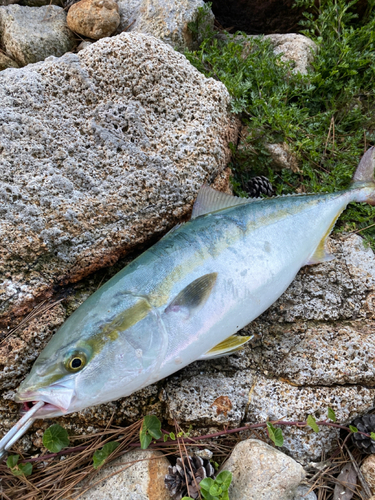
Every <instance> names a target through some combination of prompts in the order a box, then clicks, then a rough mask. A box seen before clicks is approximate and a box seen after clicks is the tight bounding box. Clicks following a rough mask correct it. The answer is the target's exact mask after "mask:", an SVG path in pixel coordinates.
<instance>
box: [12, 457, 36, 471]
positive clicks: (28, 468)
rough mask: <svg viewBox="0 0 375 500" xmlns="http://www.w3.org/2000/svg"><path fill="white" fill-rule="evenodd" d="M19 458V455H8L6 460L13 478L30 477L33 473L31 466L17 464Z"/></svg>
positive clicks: (28, 464) (29, 464)
mask: <svg viewBox="0 0 375 500" xmlns="http://www.w3.org/2000/svg"><path fill="white" fill-rule="evenodd" d="M19 458H20V456H19V455H9V457H8V458H7V466H8V467H9V469H10V470H11V472H12V474H13V476H30V474H31V473H32V472H33V466H32V464H31V463H30V462H29V463H26V464H20V463H18V461H19Z"/></svg>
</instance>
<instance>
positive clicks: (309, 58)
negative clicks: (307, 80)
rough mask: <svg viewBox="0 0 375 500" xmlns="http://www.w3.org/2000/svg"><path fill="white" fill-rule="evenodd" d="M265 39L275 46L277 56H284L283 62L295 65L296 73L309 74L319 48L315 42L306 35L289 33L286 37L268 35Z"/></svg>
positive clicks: (282, 57)
mask: <svg viewBox="0 0 375 500" xmlns="http://www.w3.org/2000/svg"><path fill="white" fill-rule="evenodd" d="M265 38H268V39H269V40H271V42H272V44H273V45H274V47H275V49H274V52H275V54H282V55H281V60H282V61H292V62H294V63H295V66H294V71H295V72H299V73H302V74H303V75H304V74H306V73H307V70H308V69H309V67H310V66H311V63H312V62H313V60H314V55H315V52H316V51H317V50H318V47H317V45H316V43H315V42H313V41H312V40H311V39H310V38H308V37H307V36H304V35H299V34H297V33H289V34H285V35H280V34H277V35H267V36H266V37H265Z"/></svg>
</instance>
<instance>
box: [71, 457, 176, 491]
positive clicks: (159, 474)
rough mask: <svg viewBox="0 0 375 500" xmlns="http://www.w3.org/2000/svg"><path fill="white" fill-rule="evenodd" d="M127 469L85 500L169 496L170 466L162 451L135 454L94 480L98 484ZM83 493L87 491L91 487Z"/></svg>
mask: <svg viewBox="0 0 375 500" xmlns="http://www.w3.org/2000/svg"><path fill="white" fill-rule="evenodd" d="M131 462H134V464H133V465H131V466H130V467H127V468H126V469H125V470H123V471H122V472H119V473H118V474H115V475H113V476H111V477H108V478H107V479H106V480H105V481H102V482H100V483H99V484H97V485H96V486H94V487H93V488H91V489H90V490H88V491H87V492H86V493H84V494H83V495H82V496H80V499H81V500H91V499H93V498H95V500H123V499H125V498H127V499H129V500H147V499H151V498H152V500H166V498H167V493H166V489H165V486H164V477H165V476H166V474H168V467H169V466H170V463H169V461H168V459H167V458H166V457H165V456H164V455H163V454H162V453H161V452H160V451H151V450H134V451H131V452H130V453H127V454H126V455H123V456H121V457H120V458H118V459H116V460H114V461H113V462H112V463H111V464H110V465H108V466H107V467H103V468H102V469H101V470H100V472H99V473H98V474H97V475H96V476H95V477H94V478H93V482H94V483H96V482H97V481H100V480H101V479H104V478H106V477H107V476H109V475H110V474H113V473H114V472H116V471H118V470H119V469H123V468H125V467H126V464H127V463H128V464H129V465H130V464H131ZM80 486H83V489H86V488H87V483H85V484H84V485H80Z"/></svg>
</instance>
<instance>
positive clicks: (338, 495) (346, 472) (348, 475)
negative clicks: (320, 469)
mask: <svg viewBox="0 0 375 500" xmlns="http://www.w3.org/2000/svg"><path fill="white" fill-rule="evenodd" d="M337 481H339V482H338V483H336V485H335V490H334V492H333V500H351V499H352V498H353V495H354V492H355V487H356V485H357V473H356V471H355V469H354V467H353V465H352V464H351V463H349V464H346V465H344V467H343V468H342V469H341V472H340V474H339V475H338V476H337Z"/></svg>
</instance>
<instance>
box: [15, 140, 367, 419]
mask: <svg viewBox="0 0 375 500" xmlns="http://www.w3.org/2000/svg"><path fill="white" fill-rule="evenodd" d="M374 165H375V148H374V147H372V148H370V149H369V150H368V151H366V153H365V154H364V155H363V157H362V159H361V161H360V163H359V165H358V167H357V169H356V171H355V174H354V176H353V179H352V181H351V184H350V185H349V187H348V188H347V189H346V190H344V191H340V192H337V193H320V194H303V195H287V196H279V197H273V198H257V199H246V198H238V197H235V196H231V195H228V194H225V193H221V192H217V191H215V190H213V189H212V188H210V187H208V186H203V187H202V188H201V189H200V191H199V194H198V196H197V199H196V201H195V204H194V207H193V211H192V216H191V219H190V220H189V221H188V222H185V223H183V224H180V225H178V226H176V227H175V228H173V229H172V230H171V231H170V232H169V233H167V234H166V235H165V236H164V237H163V238H162V239H160V240H159V241H158V242H157V243H156V244H155V245H153V246H152V247H151V248H149V249H148V250H147V251H145V252H144V253H142V254H141V255H140V256H139V257H137V258H136V259H135V260H133V261H132V262H131V263H130V264H129V265H127V266H126V267H125V268H124V269H122V270H121V271H120V272H119V273H118V274H116V275H115V276H114V277H113V278H111V279H110V280H109V281H108V282H107V283H105V284H104V285H103V286H102V287H101V288H99V289H98V290H97V291H96V292H95V293H93V294H92V295H91V296H90V297H89V298H88V299H87V300H86V301H85V302H84V303H83V304H82V305H81V306H80V307H79V308H78V309H77V310H76V311H75V312H74V313H73V314H72V315H71V316H70V317H69V318H68V319H67V320H66V321H65V323H64V324H63V325H62V327H61V328H60V329H59V330H58V331H57V333H56V334H55V335H54V336H53V337H52V339H51V340H50V341H49V343H48V344H47V346H46V347H45V348H44V350H43V351H42V352H41V354H40V355H39V357H38V358H37V360H36V361H35V363H34V365H33V367H32V369H31V371H30V373H29V374H28V375H27V377H26V379H25V380H24V381H23V382H22V383H21V385H20V387H19V388H18V390H17V398H16V400H17V401H18V402H23V403H27V404H35V403H36V402H44V404H43V405H42V406H41V407H40V408H38V410H37V411H36V412H35V413H34V415H33V418H51V417H57V416H60V415H66V414H69V413H72V412H77V411H80V410H83V409H84V408H86V407H90V406H94V405H98V404H102V403H106V402H109V401H114V400H117V399H119V398H121V397H125V396H129V395H130V394H132V393H134V392H135V391H138V390H139V389H142V388H144V387H146V386H148V385H150V384H152V383H155V382H157V381H159V380H161V379H163V378H165V377H167V376H169V375H171V374H172V373H174V372H176V371H178V370H180V369H181V368H183V367H185V366H187V365H189V364H190V363H192V362H193V361H196V360H200V359H202V360H204V359H211V358H214V357H217V356H222V355H228V354H231V353H232V352H236V351H237V350H238V349H240V348H242V347H243V345H244V343H245V342H247V341H248V340H249V339H250V337H243V336H237V335H235V334H236V332H238V331H239V330H240V329H242V328H243V327H244V326H246V325H247V324H248V323H250V322H251V321H252V320H253V319H255V318H256V317H258V316H259V315H260V314H261V313H263V312H264V311H265V310H266V309H267V308H268V307H269V306H271V305H272V304H273V303H274V302H275V301H276V300H277V299H278V298H279V297H280V296H281V295H282V293H283V292H284V291H285V290H286V289H287V288H288V286H289V285H290V284H291V282H292V281H293V279H294V278H295V276H296V274H297V273H298V271H299V269H300V268H301V267H303V266H305V265H311V264H318V263H321V262H325V261H328V260H331V259H332V258H333V256H332V255H330V254H329V252H328V251H327V245H326V241H327V237H328V236H329V234H330V233H331V231H332V229H333V227H334V225H335V222H336V221H337V219H338V217H339V216H340V214H341V213H342V211H343V210H344V209H345V208H346V206H347V204H348V203H351V202H367V203H369V204H370V205H373V206H375V180H374Z"/></svg>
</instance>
